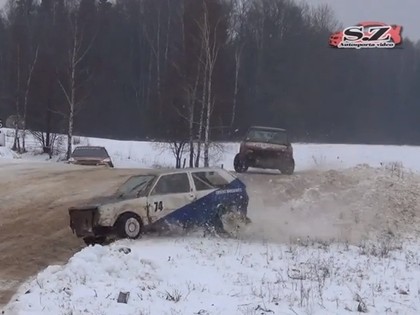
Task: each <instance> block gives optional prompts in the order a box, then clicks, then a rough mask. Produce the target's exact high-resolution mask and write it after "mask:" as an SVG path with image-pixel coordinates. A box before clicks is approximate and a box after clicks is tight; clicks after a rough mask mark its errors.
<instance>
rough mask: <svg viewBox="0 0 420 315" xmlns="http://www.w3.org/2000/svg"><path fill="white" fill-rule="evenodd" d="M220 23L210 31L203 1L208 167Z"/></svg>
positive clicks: (202, 34)
mask: <svg viewBox="0 0 420 315" xmlns="http://www.w3.org/2000/svg"><path fill="white" fill-rule="evenodd" d="M219 23H220V18H219V19H218V20H217V22H216V24H215V25H214V29H212V27H211V25H210V22H209V11H208V7H207V4H206V2H205V1H203V23H202V24H201V25H200V31H201V38H202V41H203V45H204V64H205V68H204V69H205V72H204V78H205V80H204V83H205V84H204V85H203V86H204V90H205V92H203V100H204V104H203V108H205V121H204V126H203V127H204V166H205V167H208V166H209V147H210V124H211V115H212V111H213V106H214V98H213V87H212V84H213V73H214V68H215V65H216V62H217V57H218V54H219V50H220V46H219V42H218V40H217V28H218V25H219Z"/></svg>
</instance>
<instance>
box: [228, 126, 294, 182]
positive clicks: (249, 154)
mask: <svg viewBox="0 0 420 315" xmlns="http://www.w3.org/2000/svg"><path fill="white" fill-rule="evenodd" d="M233 164H234V168H235V171H236V172H238V173H242V172H245V171H247V170H248V168H249V167H254V168H263V169H278V170H280V171H281V172H282V173H283V174H287V175H290V174H293V172H294V169H295V160H294V158H293V147H292V144H291V143H290V141H289V138H288V135H287V131H286V130H285V129H282V128H272V127H262V126H252V127H251V128H249V130H248V132H247V134H246V136H245V139H244V140H243V141H242V142H241V145H240V149H239V153H238V154H237V155H236V156H235V159H234V163H233Z"/></svg>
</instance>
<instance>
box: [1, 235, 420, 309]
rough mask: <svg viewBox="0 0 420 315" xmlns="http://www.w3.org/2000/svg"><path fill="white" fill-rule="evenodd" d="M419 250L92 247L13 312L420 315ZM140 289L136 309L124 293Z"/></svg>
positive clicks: (230, 244)
mask: <svg viewBox="0 0 420 315" xmlns="http://www.w3.org/2000/svg"><path fill="white" fill-rule="evenodd" d="M419 252H420V246H419V244H410V243H409V242H408V243H406V244H394V243H393V241H392V240H390V239H387V240H384V242H383V243H382V245H381V246H377V247H375V246H373V245H371V244H368V243H364V244H362V245H360V246H348V245H345V244H319V243H312V242H309V241H308V242H306V243H301V244H299V245H298V244H291V245H289V246H285V245H275V244H270V243H250V242H243V241H240V240H233V239H204V238H179V239H176V240H174V239H153V240H151V239H143V240H138V241H126V240H125V241H119V242H117V243H114V244H112V245H110V246H106V247H102V246H98V245H96V246H94V247H88V248H85V249H83V250H82V251H81V252H79V253H77V254H76V255H75V256H74V257H73V258H71V259H70V261H69V262H68V264H67V265H65V266H51V267H48V268H47V269H46V270H45V271H43V272H42V273H40V274H39V275H38V276H37V277H36V279H34V280H33V281H32V282H31V283H29V284H27V285H25V286H24V287H23V288H21V291H20V294H19V295H18V296H17V297H16V301H14V302H12V303H11V304H10V305H9V307H8V309H7V310H6V314H14V315H18V314H21V315H26V314H31V315H36V314H43V315H48V314H51V315H53V314H54V315H60V314H73V315H78V314H97V315H100V314H112V315H117V314H121V315H122V314H124V315H130V314H133V315H139V314H162V315H163V314H226V315H234V314H269V313H272V314H319V315H321V314H322V315H324V314H343V313H347V311H349V312H350V311H352V312H356V311H357V309H358V307H359V308H364V307H366V308H367V310H368V311H369V314H387V313H390V314H391V313H392V314H416V313H417V311H416V310H418V309H419V308H420V300H419V299H418V290H419V289H420V283H419V281H418V279H420V268H419V265H418V261H419V258H420V256H419ZM120 291H121V292H130V296H129V299H128V303H127V304H121V303H117V298H118V294H119V292H120Z"/></svg>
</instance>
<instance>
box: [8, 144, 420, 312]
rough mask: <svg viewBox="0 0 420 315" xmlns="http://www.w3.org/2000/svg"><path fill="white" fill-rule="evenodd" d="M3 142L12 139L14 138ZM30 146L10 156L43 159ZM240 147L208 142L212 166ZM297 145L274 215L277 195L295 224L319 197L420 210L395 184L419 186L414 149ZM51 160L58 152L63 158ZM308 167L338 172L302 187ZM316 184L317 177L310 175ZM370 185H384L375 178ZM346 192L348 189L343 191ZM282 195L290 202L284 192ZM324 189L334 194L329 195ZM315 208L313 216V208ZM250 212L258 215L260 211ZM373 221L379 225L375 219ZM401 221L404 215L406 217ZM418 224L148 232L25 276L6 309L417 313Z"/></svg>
mask: <svg viewBox="0 0 420 315" xmlns="http://www.w3.org/2000/svg"><path fill="white" fill-rule="evenodd" d="M7 141H8V146H9V147H10V144H11V143H10V141H11V137H8V139H7ZM28 144H29V147H30V152H29V153H26V154H23V155H22V157H21V159H19V160H13V161H19V163H24V161H27V160H32V161H34V160H36V161H43V160H46V156H45V155H36V154H35V153H36V151H37V150H39V148H38V147H37V144H36V142H34V141H33V139H32V140H31V139H28ZM79 144H80V145H86V144H90V145H103V146H105V147H106V148H107V150H108V151H109V153H110V155H111V157H112V159H113V160H114V164H115V165H116V167H162V166H173V164H174V158H173V156H172V155H171V152H170V150H169V149H168V148H167V147H166V148H165V146H164V145H162V144H155V143H148V142H136V141H117V140H107V139H97V138H83V137H82V138H80V143H79ZM238 146H239V144H237V143H224V144H220V145H217V146H216V147H215V148H214V149H213V150H212V155H211V156H212V164H213V165H221V164H223V165H224V167H225V168H228V169H232V161H233V157H234V155H235V154H236V152H237V150H238ZM3 150H6V151H7V149H3ZM6 151H5V152H6ZM7 152H9V151H7ZM294 154H295V159H296V169H297V172H298V173H297V175H295V176H297V179H296V181H295V182H294V184H293V185H295V184H296V186H293V187H288V188H287V189H286V190H285V191H282V190H281V188H282V187H283V186H280V184H281V181H287V178H286V177H283V176H279V178H280V180H279V181H275V180H274V181H273V182H272V185H279V187H278V188H277V187H273V192H272V193H270V194H271V195H270V198H274V197H273V196H274V195H273V194H278V201H277V199H276V200H274V199H273V200H269V201H267V204H270V207H271V208H273V209H272V210H273V211H271V212H270V215H271V214H274V213H276V212H275V211H274V210H275V209H274V208H275V205H276V204H278V205H279V206H278V210H279V213H280V214H281V213H283V212H284V211H286V208H285V206H284V204H285V205H286V206H287V205H289V204H292V205H295V206H294V207H293V209H292V208H291V209H287V211H288V212H287V215H288V216H289V218H290V222H293V220H292V218H293V216H298V217H299V218H302V220H305V222H306V224H307V225H311V224H313V222H318V221H317V220H314V218H313V217H315V216H317V213H316V211H322V209H321V208H319V207H321V206H322V205H324V206H328V212H325V211H324V213H323V215H324V216H325V215H330V216H334V217H339V216H344V217H346V216H347V214H348V211H347V210H349V211H350V210H355V211H356V212H357V211H360V215H361V217H362V218H363V217H364V216H365V215H366V217H369V214H366V213H364V211H367V210H366V209H372V207H373V206H374V205H375V204H378V207H383V209H388V208H386V206H389V208H393V207H401V209H395V210H398V211H395V213H399V212H401V213H406V212H407V211H406V209H405V207H411V208H410V209H409V213H413V215H416V214H417V215H418V214H419V213H420V210H419V207H420V206H418V205H417V204H418V203H417V200H418V199H416V198H417V195H416V194H417V193H416V192H415V191H409V193H407V196H404V198H401V199H399V198H398V196H399V193H398V192H399V189H406V188H404V187H417V186H416V185H417V184H419V183H420V181H418V179H417V177H413V178H412V179H410V180H413V183H415V184H416V185H414V184H413V185H414V186H411V184H410V182H408V181H405V176H406V175H405V174H406V173H405V172H407V171H408V170H412V171H420V164H419V163H418V162H417V161H418V158H417V157H418V155H419V154H420V148H419V147H411V146H381V145H377V146H373V145H340V144H337V145H331V144H303V143H295V144H294ZM4 155H5V158H4V159H3V162H6V163H10V162H11V161H12V160H11V159H12V158H13V156H11V155H10V154H4ZM1 160H2V159H1V158H0V163H2V162H1ZM52 161H53V162H54V161H57V158H56V157H55V158H54V159H53V160H52ZM359 164H368V165H370V166H372V167H381V166H386V167H385V168H384V167H383V168H382V169H386V170H384V171H387V172H389V173H386V175H383V174H382V173H381V171H378V172H376V173H375V172H370V173H369V172H367V173H365V172H364V171H363V170H361V171H359V172H360V174H359V175H357V176H356V175H355V176H354V178H353V177H351V176H350V177H349V176H348V174H347V173H346V175H345V176H344V175H343V174H344V171H343V172H342V170H343V169H347V168H350V167H354V166H356V165H359ZM402 165H403V166H404V170H403V171H402ZM311 170H316V171H320V170H321V171H323V170H325V171H329V170H335V171H334V172H335V173H334V172H332V173H331V172H328V173H327V174H326V175H325V176H324V177H322V178H323V181H324V182H323V183H322V185H320V187H318V188H316V189H313V190H310V189H307V188H305V191H304V192H301V191H299V190H302V189H301V188H300V186H298V185H297V184H298V183H299V182H301V181H302V182H305V181H308V180H309V179H308V177H307V175H305V172H310V171H311ZM258 172H260V170H259V171H258ZM299 172H300V173H299ZM341 172H342V173H341ZM298 174H299V175H298ZM363 174H377V175H375V176H376V177H375V176H372V177H375V178H374V179H372V180H371V181H369V180H370V179H369V178H363V185H362V186H363V188H362V189H363V190H365V191H366V193H365V194H364V193H363V191H360V190H356V189H355V190H354V194H355V196H356V197H357V198H360V199H358V200H356V201H355V200H353V201H352V202H353V203H351V202H350V201H348V200H347V199H346V200H341V203H347V204H348V207H351V205H353V204H354V205H355V206H357V205H358V204H359V206H360V209H347V208H346V207H343V209H335V208H334V207H333V206H332V204H334V205H338V204H340V203H339V202H340V200H337V196H338V198H340V196H341V197H342V196H346V198H350V197H351V196H350V195H351V194H352V191H353V190H352V187H353V186H354V185H357V182H358V179H359V178H360V181H361V179H362V177H360V176H362V175H363ZM0 176H1V174H0ZM244 176H249V177H250V179H251V180H252V179H253V177H254V176H255V177H256V178H257V177H258V176H259V174H257V172H255V173H253V172H252V170H251V171H250V172H249V174H245V175H244ZM316 176H318V175H316ZM316 176H315V177H314V178H316ZM384 176H385V177H384ZM383 179H385V180H383ZM257 180H259V179H256V181H257ZM309 181H310V182H311V183H312V179H310V180H309ZM393 181H395V183H396V184H395V185H394V182H393ZM414 181H415V182H414ZM369 182H371V183H372V184H377V185H378V187H369V185H368V184H369ZM270 183H271V182H270ZM388 185H389V186H388ZM321 186H322V187H321ZM305 187H306V186H305ZM387 187H394V188H389V189H393V190H392V194H389V196H388V197H389V198H388V197H387V189H388V188H387ZM395 187H397V188H395ZM277 189H278V190H277ZM322 189H323V190H322ZM343 189H344V190H346V194H340V195H339V194H336V193H337V192H338V191H340V190H343ZM324 190H325V191H324ZM327 190H328V191H327ZM407 190H408V188H407ZM414 190H415V189H414ZM320 192H321V193H322V195H320ZM419 194H420V193H419ZM283 195H284V196H289V197H290V198H291V200H287V201H286V200H282V199H281V198H283V197H282V196H283ZM377 195H381V199H380V200H381V202H377V199H375V198H373V197H375V196H377ZM397 195H398V196H397ZM294 196H298V197H294ZM299 196H306V197H307V198H309V197H311V198H312V199H311V198H309V199H305V198H301V197H299ZM329 196H330V197H331V198H332V199H334V200H330V201H329V200H328V197H329ZM253 197H254V198H258V199H261V202H260V201H259V200H258V203H260V204H262V205H265V204H266V202H265V200H266V197H267V196H265V195H264V192H263V191H259V192H255V194H254V195H253ZM293 198H300V199H301V200H295V199H293ZM387 198H388V199H389V200H388V199H387ZM307 200H312V206H313V207H312V206H311V205H308V206H307V209H306V208H305V202H307ZM349 200H350V199H349ZM387 200H388V201H387ZM274 201H276V202H274ZM289 201H290V202H289ZM365 202H368V203H369V204H368V205H369V207H366V205H367V204H366V205H365V204H364V203H365ZM296 205H298V206H299V207H297V206H296ZM289 210H290V211H289ZM312 210H313V211H315V213H313V214H312V215H311V211H312ZM335 210H336V211H335ZM376 210H377V212H375V215H378V214H379V213H381V211H380V210H381V209H376ZM388 210H389V211H388ZM388 210H387V211H386V212H385V211H384V214H385V213H386V215H388V214H389V213H391V212H392V211H391V210H393V209H388ZM252 211H258V209H252ZM369 211H370V210H369ZM343 212H345V213H343ZM302 213H305V216H303V215H302ZM253 215H254V216H256V215H257V214H255V212H254V214H253ZM312 216H313V217H312ZM355 218H356V217H355ZM357 218H359V217H358V216H357ZM371 219H372V220H373V222H375V217H372V218H371ZM404 219H406V217H404ZM270 220H280V218H275V217H270V218H268V219H267V218H266V219H265V220H264V222H266V224H270ZM296 220H298V219H295V221H296ZM355 221H357V220H356V219H355ZM403 221H404V220H402V221H401V224H405V222H406V221H404V222H403ZM413 222H414V221H413ZM357 223H358V222H355V224H357ZM300 224H301V225H302V224H303V223H302V222H301V223H300ZM321 228H323V227H321ZM289 229H293V227H289ZM267 230H270V228H269V227H267ZM308 230H310V229H308ZM413 230H414V232H412V234H411V235H410V236H409V237H407V236H406V237H404V238H399V237H397V236H396V235H393V233H391V232H392V231H390V233H389V234H387V235H383V236H382V237H380V239H370V240H366V241H363V242H360V243H357V244H353V245H350V244H346V243H343V242H336V241H331V242H329V241H316V240H314V239H311V237H310V235H309V239H305V240H300V241H298V242H294V241H290V242H281V243H280V242H274V241H272V240H270V241H261V240H259V241H256V240H255V239H254V240H252V239H250V238H242V237H240V238H239V239H224V238H217V237H201V235H199V233H198V232H197V233H196V234H194V235H191V236H186V235H177V236H174V237H158V236H154V237H152V236H147V237H145V238H143V239H139V240H136V241H127V240H122V241H118V242H115V243H113V244H111V245H109V246H94V247H92V246H91V247H87V248H85V249H83V250H82V251H81V252H79V253H77V254H76V255H74V256H73V257H72V258H71V259H70V260H69V262H68V263H67V264H65V265H63V266H50V267H48V268H47V269H45V270H44V271H42V272H41V273H39V274H38V275H36V276H35V277H34V278H33V279H30V280H29V281H28V282H27V283H25V284H24V285H22V287H21V288H20V289H19V291H18V293H17V294H16V296H15V297H14V298H13V299H12V300H11V302H10V303H9V305H8V306H7V307H6V308H5V310H4V312H5V313H4V314H6V315H9V314H11V315H20V314H22V315H29V314H34V315H38V314H39V315H40V314H47V315H49V314H51V315H52V314H54V315H61V314H63V315H64V314H66V315H70V314H72V315H78V314H95V315H96V314H98V315H100V314H107V315H108V314H109V315H118V314H124V315H130V314H133V315H140V314H152V315H154V314H158V315H160V314H162V315H163V314H171V315H172V314H199V315H207V314H208V315H213V314H226V315H235V314H238V315H241V314H245V315H254V314H255V315H256V314H258V315H260V314H290V315H293V314H294V315H296V314H298V315H301V314H302V315H303V314H317V315H318V314H319V315H321V314H322V315H324V314H351V313H357V312H358V311H367V312H368V313H369V314H408V315H409V314H413V315H414V314H420V256H419V253H420V238H419V235H418V233H416V232H415V229H413ZM244 235H246V233H245V234H244ZM120 292H129V293H130V295H129V298H128V302H127V304H124V303H118V302H117V298H118V295H119V293H120Z"/></svg>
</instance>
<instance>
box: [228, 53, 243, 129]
mask: <svg viewBox="0 0 420 315" xmlns="http://www.w3.org/2000/svg"><path fill="white" fill-rule="evenodd" d="M241 54H242V47H240V48H239V49H238V50H237V51H236V52H235V86H234V89H233V102H232V117H231V120H230V127H231V128H232V127H233V125H234V123H235V118H236V104H237V102H238V92H239V82H238V81H239V68H240V67H241Z"/></svg>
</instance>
